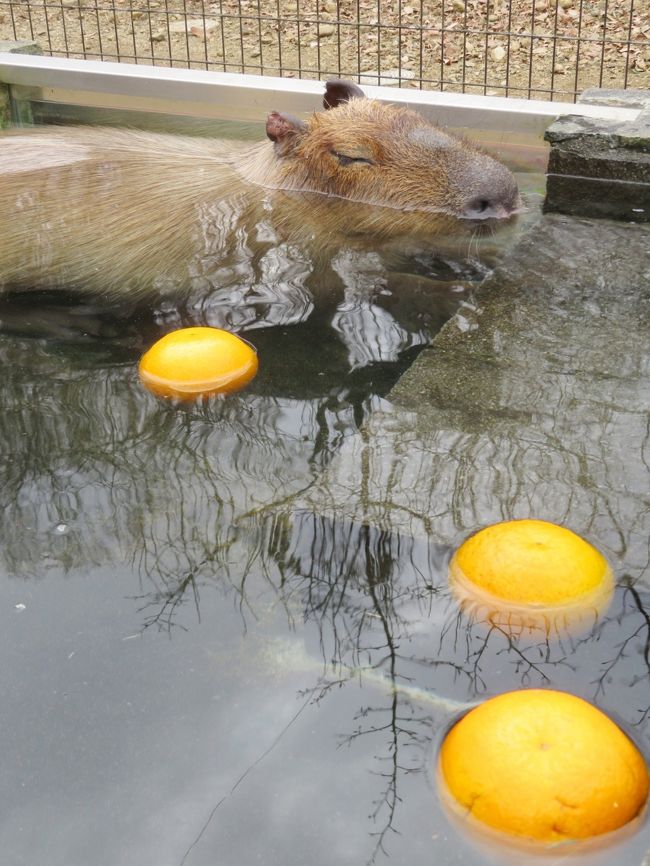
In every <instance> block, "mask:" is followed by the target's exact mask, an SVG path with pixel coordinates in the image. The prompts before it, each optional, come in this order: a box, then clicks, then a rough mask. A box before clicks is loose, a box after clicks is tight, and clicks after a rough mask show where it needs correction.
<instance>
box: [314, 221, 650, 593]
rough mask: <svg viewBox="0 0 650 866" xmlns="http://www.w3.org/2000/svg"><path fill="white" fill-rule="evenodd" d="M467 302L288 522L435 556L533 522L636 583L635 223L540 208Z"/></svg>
mask: <svg viewBox="0 0 650 866" xmlns="http://www.w3.org/2000/svg"><path fill="white" fill-rule="evenodd" d="M616 250H618V251H622V250H625V255H620V254H614V251H616ZM477 302H478V305H479V307H480V314H479V315H478V316H477V317H476V323H477V324H478V327H476V328H475V329H469V330H467V329H465V330H463V329H461V328H459V326H458V319H457V318H452V319H451V320H450V321H449V323H448V324H447V325H446V326H445V327H444V328H443V330H442V331H441V332H440V334H439V335H438V336H437V337H436V338H435V339H434V341H433V344H432V345H431V347H430V348H428V349H425V350H424V351H423V352H422V353H421V354H420V355H419V356H418V358H417V360H416V361H415V363H414V364H413V366H412V367H411V368H410V369H409V371H408V372H407V373H406V374H405V375H404V376H403V377H402V378H401V379H400V381H399V382H398V383H397V385H396V386H395V387H394V389H393V390H392V391H391V393H390V394H389V399H388V400H384V401H382V402H381V403H380V404H378V405H377V406H376V408H375V411H374V412H373V413H372V415H371V417H370V420H369V422H368V423H367V424H366V425H365V427H364V428H363V429H362V431H361V432H360V433H358V434H356V435H354V436H351V437H349V438H348V439H347V440H346V442H345V443H344V445H343V446H342V448H341V449H340V451H339V452H338V453H337V455H336V456H335V458H334V459H333V461H332V463H331V464H330V466H329V467H328V469H327V470H326V471H325V472H324V474H323V475H322V477H321V479H320V480H319V481H318V482H317V484H316V485H314V486H313V487H312V488H311V489H310V490H309V491H308V492H307V494H305V495H303V496H302V498H301V500H300V502H299V508H298V511H299V512H300V514H301V518H300V522H301V524H304V520H305V518H304V514H305V512H306V511H311V512H312V513H313V514H314V515H318V516H319V517H320V518H321V519H325V518H330V519H331V520H336V521H338V524H339V527H340V526H341V525H343V524H345V521H351V522H353V523H355V524H356V525H357V526H366V527H371V528H373V530H374V531H375V532H378V531H383V532H385V533H388V532H390V533H392V538H393V539H394V540H395V539H397V541H395V544H397V547H398V548H399V550H402V549H406V548H407V547H408V545H407V542H406V541H405V539H412V538H415V539H418V540H419V541H420V543H421V544H422V543H425V544H426V545H427V547H428V548H431V550H434V551H437V553H436V554H435V556H436V557H438V559H439V552H440V549H441V548H440V546H441V545H442V546H443V547H444V546H445V545H447V546H448V547H449V548H453V547H456V546H457V545H458V544H459V543H460V542H461V541H462V540H463V539H464V538H465V537H466V536H467V535H468V534H469V533H471V532H473V531H475V530H476V529H478V528H480V527H482V526H485V525H487V524H490V523H493V522H497V521H500V520H504V519H511V518H524V517H537V518H542V519H547V520H552V521H555V522H558V523H561V524H563V525H566V526H568V527H569V528H571V529H573V530H574V531H576V532H578V533H580V534H583V535H585V536H586V537H587V538H589V539H590V540H591V541H593V542H594V543H595V544H597V546H599V547H600V548H601V549H602V550H603V552H604V553H605V554H606V555H607V556H608V557H609V558H610V559H611V560H612V563H613V565H614V570H615V572H616V573H617V576H618V577H619V578H622V577H627V578H628V579H630V580H632V581H641V582H643V583H645V585H646V586H647V587H648V588H650V575H648V572H647V563H648V562H649V561H650V498H649V497H648V490H650V427H649V426H648V417H649V412H650V375H649V374H650V360H649V359H650V227H649V226H643V225H630V224H626V223H614V222H606V221H599V220H576V219H570V218H568V217H564V216H559V215H547V216H545V217H543V218H542V219H541V220H540V222H539V223H538V224H537V225H533V226H532V227H531V228H530V230H529V231H528V232H527V234H526V235H525V236H524V238H523V239H522V240H521V241H520V243H519V245H518V246H517V248H516V249H515V250H514V251H513V252H512V253H511V255H510V257H509V259H507V260H506V262H505V263H504V264H503V265H502V266H501V267H499V268H498V269H497V270H496V271H495V272H494V274H493V275H492V276H491V277H489V278H488V280H487V281H486V283H485V284H484V285H483V287H482V288H481V289H480V290H479V291H478V293H477ZM315 525H316V524H315ZM323 525H325V524H323ZM327 527H328V528H327V532H330V533H331V523H327ZM346 531H347V530H346ZM321 541H323V539H321ZM330 546H331V545H330ZM394 546H395V545H394ZM326 548H327V544H324V546H323V544H320V543H319V540H318V539H316V540H315V543H314V545H313V550H314V551H318V550H321V549H326ZM314 556H315V557H316V556H317V554H314ZM407 558H408V557H407ZM302 565H303V567H305V568H306V563H304V562H303V563H302Z"/></svg>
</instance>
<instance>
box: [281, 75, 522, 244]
mask: <svg viewBox="0 0 650 866" xmlns="http://www.w3.org/2000/svg"><path fill="white" fill-rule="evenodd" d="M323 102H324V106H325V109H326V110H325V111H324V112H319V113H315V114H313V115H312V116H311V117H310V118H309V120H308V121H306V122H305V121H302V120H300V119H298V118H295V117H292V116H290V115H286V114H279V113H278V112H273V113H271V114H270V115H269V117H268V119H267V124H266V132H267V135H268V137H269V138H270V139H271V141H272V142H273V143H274V150H275V154H276V157H277V165H278V166H279V167H280V169H281V174H280V177H281V182H280V186H281V188H283V189H287V190H299V191H305V192H315V193H322V194H324V195H326V196H330V197H336V198H339V199H345V200H347V201H353V202H358V203H362V204H364V205H370V206H371V208H370V209H369V208H363V209H362V210H363V212H364V214H362V215H361V216H360V219H361V221H362V223H363V225H359V226H358V230H359V231H377V232H378V233H379V234H396V233H400V232H408V231H411V230H415V231H418V232H421V231H423V230H424V231H427V230H428V231H433V232H440V231H444V230H453V228H458V227H462V226H466V227H469V228H471V229H472V230H475V229H476V228H477V227H488V226H490V227H493V226H494V225H496V224H498V223H502V222H505V221H508V220H509V219H510V218H511V217H513V215H515V214H516V213H517V211H519V210H520V209H521V207H522V205H521V198H520V196H519V191H518V189H517V183H516V181H515V179H514V177H513V176H512V174H511V172H510V171H509V170H508V169H507V168H506V167H505V166H503V165H501V163H499V162H497V161H496V160H495V159H493V158H492V157H490V156H488V155H487V154H486V153H483V152H482V151H481V150H479V149H478V148H476V147H474V146H473V145H471V144H469V143H468V142H467V141H464V140H462V139H459V138H456V137H454V136H452V135H449V134H448V133H446V132H444V131H443V130H442V129H440V128H439V127H437V126H434V125H433V124H431V123H429V122H428V121H426V120H425V119H424V118H423V117H422V116H421V115H419V114H418V113H417V112H415V111H411V110H409V109H406V108H401V107H398V106H394V105H389V104H385V103H381V102H377V101H375V100H372V99H367V98H366V97H365V95H364V93H363V91H362V90H361V89H360V88H359V87H357V86H356V85H355V84H351V83H350V82H346V81H339V80H334V81H328V82H327V85H326V90H325V96H324V99H323ZM382 209H383V211H384V212H383V216H382V215H379V214H378V213H377V210H382ZM371 210H374V211H375V213H374V215H370V211H371ZM366 223H368V225H366Z"/></svg>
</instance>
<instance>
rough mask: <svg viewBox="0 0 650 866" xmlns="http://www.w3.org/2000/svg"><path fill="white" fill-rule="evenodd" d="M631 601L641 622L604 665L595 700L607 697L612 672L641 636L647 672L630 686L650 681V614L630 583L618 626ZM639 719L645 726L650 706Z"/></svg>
mask: <svg viewBox="0 0 650 866" xmlns="http://www.w3.org/2000/svg"><path fill="white" fill-rule="evenodd" d="M628 599H630V600H631V601H632V603H633V606H634V612H635V614H638V616H639V617H640V622H638V624H637V621H638V620H637V617H635V618H634V619H633V620H632V625H633V628H632V630H631V631H630V632H629V634H628V635H627V636H626V637H625V638H624V639H623V640H621V641H619V642H618V643H617V644H616V647H615V648H616V653H615V655H614V657H613V658H612V659H610V660H609V661H608V662H606V663H604V664H603V665H602V673H601V674H600V676H599V677H598V679H597V681H596V691H595V694H594V699H595V700H597V699H598V698H599V697H601V698H602V697H604V695H605V686H606V684H607V683H608V682H609V681H610V679H611V676H612V672H613V671H614V669H615V668H616V667H617V665H619V664H620V663H621V662H622V661H623V660H624V659H625V658H626V657H627V656H628V652H629V648H630V645H631V644H632V643H633V642H634V641H636V639H637V638H638V637H639V635H644V640H643V649H642V652H641V654H640V655H641V656H642V658H643V662H644V665H645V670H644V671H643V672H642V673H637V674H635V675H634V676H633V677H631V679H630V686H635V685H637V684H638V683H640V682H642V681H643V680H648V679H650V613H649V612H648V611H647V610H646V607H645V605H644V603H643V599H642V598H641V594H640V592H639V591H638V590H637V588H636V587H635V586H634V584H633V583H631V582H628V583H627V585H626V587H625V594H624V597H623V602H624V604H623V608H622V611H621V614H620V615H619V617H617V624H618V625H619V627H620V626H622V624H623V621H624V620H625V619H627V616H626V613H625V602H626V601H627V600H628ZM608 622H609V621H605V622H604V623H603V625H602V626H601V630H602V628H604V627H605V626H606V625H607V624H608ZM637 655H639V653H638V652H635V656H637ZM638 712H639V718H638V719H637V721H636V722H635V725H641V724H643V723H644V722H645V721H646V719H648V717H649V716H650V704H649V705H648V706H646V707H645V709H639V711H638Z"/></svg>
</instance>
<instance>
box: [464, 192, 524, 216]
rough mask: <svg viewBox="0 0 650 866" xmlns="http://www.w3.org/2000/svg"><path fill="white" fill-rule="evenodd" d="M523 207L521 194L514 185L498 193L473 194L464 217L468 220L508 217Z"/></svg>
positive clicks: (465, 209) (465, 208) (466, 205)
mask: <svg viewBox="0 0 650 866" xmlns="http://www.w3.org/2000/svg"><path fill="white" fill-rule="evenodd" d="M521 208H522V201H521V196H520V195H519V190H518V189H517V187H516V186H514V187H513V188H510V189H504V190H501V191H499V193H498V194H497V195H490V194H489V193H483V194H479V195H474V196H472V198H471V199H469V201H468V202H467V203H466V204H465V207H464V208H463V217H464V218H465V219H468V220H487V219H508V217H511V216H512V215H513V214H515V213H517V212H518V211H520V210H521Z"/></svg>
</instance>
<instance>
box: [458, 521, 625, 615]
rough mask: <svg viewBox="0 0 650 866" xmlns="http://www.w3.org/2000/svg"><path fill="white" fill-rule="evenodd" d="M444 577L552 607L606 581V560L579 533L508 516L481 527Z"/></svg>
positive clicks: (508, 597)
mask: <svg viewBox="0 0 650 866" xmlns="http://www.w3.org/2000/svg"><path fill="white" fill-rule="evenodd" d="M449 575H450V580H451V581H452V583H453V582H454V581H459V582H461V583H462V584H463V585H464V586H465V588H466V589H467V587H468V583H469V584H470V585H473V586H475V587H478V588H479V589H480V590H482V591H483V592H484V593H487V594H488V595H489V596H492V597H496V598H499V599H504V600H505V601H509V602H517V603H519V604H524V605H526V604H528V605H545V606H556V605H566V604H567V603H570V602H573V601H575V600H578V599H581V598H583V597H585V596H589V595H590V594H593V593H594V592H597V591H599V589H600V588H601V587H602V586H603V584H605V583H610V582H611V580H612V575H611V570H610V568H609V565H608V564H607V560H606V559H605V558H604V557H603V556H602V554H600V553H599V552H598V551H597V550H596V548H595V547H592V545H591V544H589V543H588V542H586V541H584V539H582V538H580V536H578V535H576V534H575V533H574V532H571V530H569V529H565V528H564V527H562V526H557V525H556V524H554V523H548V522H546V521H544V520H510V521H506V522H505V523H496V524H494V525H493V526H488V527H486V528H485V529H481V530H480V531H479V532H477V533H476V534H475V535H472V536H471V537H470V538H468V539H467V541H465V542H464V543H463V544H462V545H461V546H460V547H459V548H458V550H457V551H456V553H455V554H454V557H453V558H452V561H451V564H450V571H449Z"/></svg>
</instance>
